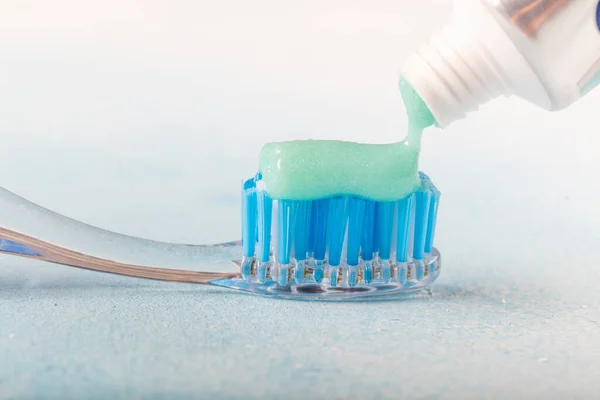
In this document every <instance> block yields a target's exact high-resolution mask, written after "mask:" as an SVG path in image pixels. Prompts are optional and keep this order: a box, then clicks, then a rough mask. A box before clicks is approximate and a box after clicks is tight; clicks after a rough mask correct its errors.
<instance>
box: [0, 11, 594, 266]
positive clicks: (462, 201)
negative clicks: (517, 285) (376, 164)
mask: <svg viewBox="0 0 600 400" xmlns="http://www.w3.org/2000/svg"><path fill="white" fill-rule="evenodd" d="M1 8H2V12H1V13H0V55H1V61H0V138H1V140H2V146H0V185H2V186H4V187H6V188H7V189H9V190H11V191H14V192H16V193H17V194H19V195H21V196H24V197H26V198H28V199H30V200H32V201H35V202H37V203H39V204H41V205H43V206H45V207H48V208H50V209H52V210H55V211H58V212H60V213H63V214H66V215H68V216H71V217H74V218H77V219H81V220H83V221H85V222H88V223H91V224H94V225H98V226H100V227H103V228H107V229H111V230H116V231H119V232H122V233H126V234H132V235H139V236H144V237H147V238H152V239H159V240H166V241H177V242H192V243H201V242H216V241H221V240H232V239H237V238H238V237H239V232H240V226H239V221H238V220H239V211H238V210H239V201H238V198H239V183H240V181H241V179H243V178H246V177H249V176H251V175H252V174H254V172H255V169H256V159H257V154H258V151H259V149H260V147H261V145H262V144H263V143H264V142H265V141H274V140H289V139H301V138H314V139H325V138H328V139H344V140H354V141H362V142H392V141H397V140H400V139H402V138H403V137H404V133H405V127H406V120H405V116H404V113H403V108H402V104H401V100H400V96H399V94H398V90H397V81H398V71H399V69H400V67H401V65H402V62H403V61H404V59H405V58H406V57H407V56H408V55H409V54H410V52H411V51H413V50H415V49H416V48H417V47H418V46H419V45H420V44H421V43H422V42H423V41H424V40H426V39H427V37H428V36H429V35H430V34H431V33H432V32H433V31H434V30H436V29H438V28H439V27H440V25H441V24H443V23H444V22H445V21H446V20H447V19H448V18H449V16H450V12H451V2H450V1H448V0H419V1H415V0H385V1H383V0H382V1H377V2H366V1H356V0H344V1H341V0H306V1H303V2H282V1H276V0H255V1H243V0H223V1H217V2H215V1H192V0H173V1H152V0H143V1H142V0H138V1H133V0H106V1H102V2H100V1H96V2H90V1H86V2H82V1H76V0H54V1H52V2H50V1H43V0H21V1H18V2H9V1H6V0H5V1H3V2H2V7H1ZM599 101H600V90H598V91H597V92H596V93H592V94H590V95H589V96H588V97H587V98H585V99H583V100H581V101H580V102H579V103H577V104H575V105H574V106H572V107H571V108H569V109H568V110H566V111H563V112H561V113H557V114H551V113H546V112H545V111H543V110H538V109H537V108H535V107H534V106H531V105H529V104H526V103H524V102H522V101H520V100H516V99H501V100H497V101H495V102H493V103H490V104H489V105H486V106H485V107H483V108H482V110H481V112H479V113H477V114H473V115H471V116H470V117H469V119H467V120H465V121H460V122H458V123H455V124H454V125H453V126H451V127H450V128H449V129H447V130H446V131H436V130H435V129H432V130H430V131H428V132H427V134H426V137H425V145H424V151H423V160H422V164H421V167H422V170H423V171H425V172H427V173H428V174H430V175H431V176H432V178H433V180H434V182H436V184H437V185H438V186H439V188H440V189H441V190H442V192H443V196H444V200H443V201H444V202H445V203H443V206H442V207H443V209H442V210H443V211H441V215H440V217H441V222H440V236H439V237H440V241H441V242H442V243H443V242H444V240H445V238H447V239H446V240H449V239H448V238H449V237H450V236H452V238H453V239H452V240H460V241H461V242H460V243H461V246H464V247H465V248H471V247H474V246H480V245H481V244H483V243H485V242H490V241H496V242H498V241H503V242H502V243H504V244H502V246H504V245H506V246H512V247H513V248H514V246H519V245H526V246H527V248H528V249H529V251H532V252H535V251H536V249H540V248H544V246H548V240H551V239H554V240H556V243H566V242H565V241H564V238H566V237H568V238H571V239H573V241H574V242H577V240H576V239H575V238H576V237H577V236H578V235H581V236H582V237H583V236H585V237H587V238H588V239H589V238H591V237H596V236H598V234H599V233H600V228H597V227H598V223H600V213H598V211H596V202H597V201H596V197H597V195H598V194H599V193H600V190H599V188H600V183H598V181H597V180H596V179H595V176H596V175H595V174H596V171H600V161H598V158H597V157H596V154H597V151H598V148H599V145H600V139H599V138H598V135H597V134H598V132H599V128H598V112H599V110H600V109H599V108H598V105H599V104H600V103H599ZM530 217H531V218H533V217H535V220H536V223H535V224H534V225H533V226H532V224H530V223H529V222H528V220H529V218H530ZM465 219H469V220H471V222H474V221H478V222H479V223H477V224H470V225H476V226H480V227H481V229H480V231H477V230H475V231H473V229H469V230H468V231H464V232H463V231H461V229H460V227H461V225H462V222H463V221H464V220H465ZM539 221H545V222H543V223H540V222H539ZM544 224H546V225H544ZM510 226H514V227H515V232H518V235H515V236H514V237H513V236H511V235H510V234H506V232H510V231H511V228H509V227H510ZM507 228H508V229H507ZM561 235H562V236H561ZM574 235H576V236H574ZM563 236H564V237H563ZM547 239H548V240H547ZM578 243H580V242H578ZM500 247H501V246H500ZM571 250H572V251H575V249H573V248H571ZM568 254H569V253H568V251H567V253H565V257H567V256H568Z"/></svg>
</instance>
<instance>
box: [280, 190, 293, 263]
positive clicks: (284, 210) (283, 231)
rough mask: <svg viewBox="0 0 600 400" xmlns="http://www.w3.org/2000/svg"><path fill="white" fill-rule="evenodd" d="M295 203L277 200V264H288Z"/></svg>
mask: <svg viewBox="0 0 600 400" xmlns="http://www.w3.org/2000/svg"><path fill="white" fill-rule="evenodd" d="M295 203H296V202H295V201H290V200H279V201H278V203H277V208H278V216H277V223H278V225H277V262H278V263H279V264H289V263H290V258H291V255H292V232H293V231H292V229H293V226H294V208H295V205H296V204H295Z"/></svg>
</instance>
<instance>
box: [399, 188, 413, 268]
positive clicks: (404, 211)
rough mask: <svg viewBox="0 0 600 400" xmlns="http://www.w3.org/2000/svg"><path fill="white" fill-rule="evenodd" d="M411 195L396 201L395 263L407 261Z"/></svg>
mask: <svg viewBox="0 0 600 400" xmlns="http://www.w3.org/2000/svg"><path fill="white" fill-rule="evenodd" d="M412 204H413V195H410V196H408V197H406V198H404V199H402V200H400V201H398V233H397V235H396V261H398V262H406V261H408V241H409V233H410V232H409V230H410V213H411V210H412Z"/></svg>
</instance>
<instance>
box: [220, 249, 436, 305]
mask: <svg viewBox="0 0 600 400" xmlns="http://www.w3.org/2000/svg"><path fill="white" fill-rule="evenodd" d="M236 264H238V266H240V268H243V265H244V264H246V265H248V264H249V266H250V276H248V277H247V278H236V279H225V280H220V281H214V282H212V284H215V285H218V286H224V287H228V288H231V289H237V290H243V291H246V292H252V293H256V294H262V295H269V296H277V297H283V298H288V299H304V300H345V299H360V298H363V297H374V296H394V297H395V296H401V295H403V294H406V295H414V294H415V293H420V292H422V291H423V290H424V289H426V288H428V287H429V285H431V284H432V283H433V282H434V281H435V280H436V279H437V277H438V276H439V274H440V270H441V258H440V254H439V252H438V251H437V250H436V249H433V251H432V252H431V253H427V254H426V255H425V257H424V258H423V259H422V260H410V261H407V262H390V261H389V260H379V259H378V260H372V261H366V262H362V261H361V262H360V263H359V265H357V266H349V265H347V264H346V263H342V264H341V265H340V266H337V267H333V266H330V265H328V264H327V263H323V262H318V261H316V260H314V259H311V260H304V261H302V262H297V261H296V260H293V261H292V262H291V263H290V264H287V265H279V264H277V263H276V262H272V261H271V262H267V263H260V262H258V261H257V260H256V259H255V258H250V259H248V258H246V259H244V260H242V261H241V262H236Z"/></svg>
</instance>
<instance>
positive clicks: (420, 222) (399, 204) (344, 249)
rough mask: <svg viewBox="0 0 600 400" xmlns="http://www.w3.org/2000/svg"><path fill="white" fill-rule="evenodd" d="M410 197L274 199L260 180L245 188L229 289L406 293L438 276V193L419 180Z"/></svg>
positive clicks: (333, 294) (423, 179) (311, 293)
mask: <svg viewBox="0 0 600 400" xmlns="http://www.w3.org/2000/svg"><path fill="white" fill-rule="evenodd" d="M420 177H421V185H420V186H419V187H418V188H417V189H416V190H415V192H414V193H412V194H410V195H409V196H407V197H405V198H403V199H399V200H393V201H375V200H369V199H363V198H358V197H353V196H336V197H331V198H322V199H314V200H286V199H272V198H270V196H269V194H268V188H264V187H263V184H262V182H261V176H260V175H258V176H257V177H255V178H252V179H249V180H247V181H246V182H244V185H243V188H242V260H241V261H240V262H239V263H238V265H239V267H240V273H241V277H242V279H241V280H238V281H235V282H233V281H230V282H228V283H227V285H224V286H228V287H235V288H238V289H244V290H249V291H253V292H259V293H263V294H278V295H282V296H288V297H292V296H293V297H298V296H299V297H321V298H333V297H336V298H343V297H358V296H367V295H374V294H381V293H391V292H402V291H404V292H409V291H415V290H418V289H421V288H424V287H426V286H427V285H429V284H431V283H432V282H433V280H435V278H436V277H437V275H438V274H439V253H437V251H436V250H434V248H433V242H434V234H435V227H436V219H437V210H438V204H439V199H440V192H439V191H438V190H437V189H436V188H435V186H434V185H433V184H432V183H431V180H430V179H429V178H428V177H427V176H426V175H425V174H421V175H420Z"/></svg>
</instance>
